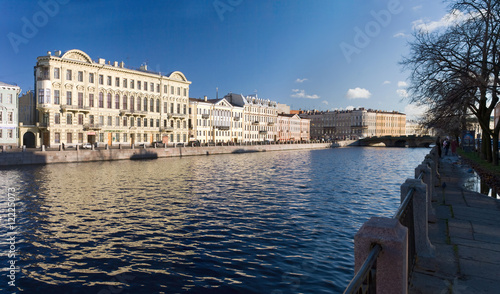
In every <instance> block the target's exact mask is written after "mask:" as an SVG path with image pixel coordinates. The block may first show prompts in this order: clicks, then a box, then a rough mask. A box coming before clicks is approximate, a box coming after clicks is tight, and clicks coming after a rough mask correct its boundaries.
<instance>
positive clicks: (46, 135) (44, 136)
mask: <svg viewBox="0 0 500 294" xmlns="http://www.w3.org/2000/svg"><path fill="white" fill-rule="evenodd" d="M42 140H43V145H44V146H49V144H50V133H49V132H43V133H42Z"/></svg>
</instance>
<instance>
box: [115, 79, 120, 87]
mask: <svg viewBox="0 0 500 294" xmlns="http://www.w3.org/2000/svg"><path fill="white" fill-rule="evenodd" d="M115 87H120V78H118V77H117V78H115Z"/></svg>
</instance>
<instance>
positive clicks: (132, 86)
mask: <svg viewBox="0 0 500 294" xmlns="http://www.w3.org/2000/svg"><path fill="white" fill-rule="evenodd" d="M134 85H135V83H134V80H130V89H133V88H134Z"/></svg>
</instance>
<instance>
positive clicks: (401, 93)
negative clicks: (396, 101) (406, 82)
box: [396, 89, 408, 98]
mask: <svg viewBox="0 0 500 294" xmlns="http://www.w3.org/2000/svg"><path fill="white" fill-rule="evenodd" d="M396 93H398V95H399V97H401V98H408V92H407V91H406V90H405V89H397V90H396Z"/></svg>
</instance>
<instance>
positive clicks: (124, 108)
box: [122, 95, 127, 110]
mask: <svg viewBox="0 0 500 294" xmlns="http://www.w3.org/2000/svg"><path fill="white" fill-rule="evenodd" d="M122 107H123V110H127V96H126V95H124V96H123V105H122Z"/></svg>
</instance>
